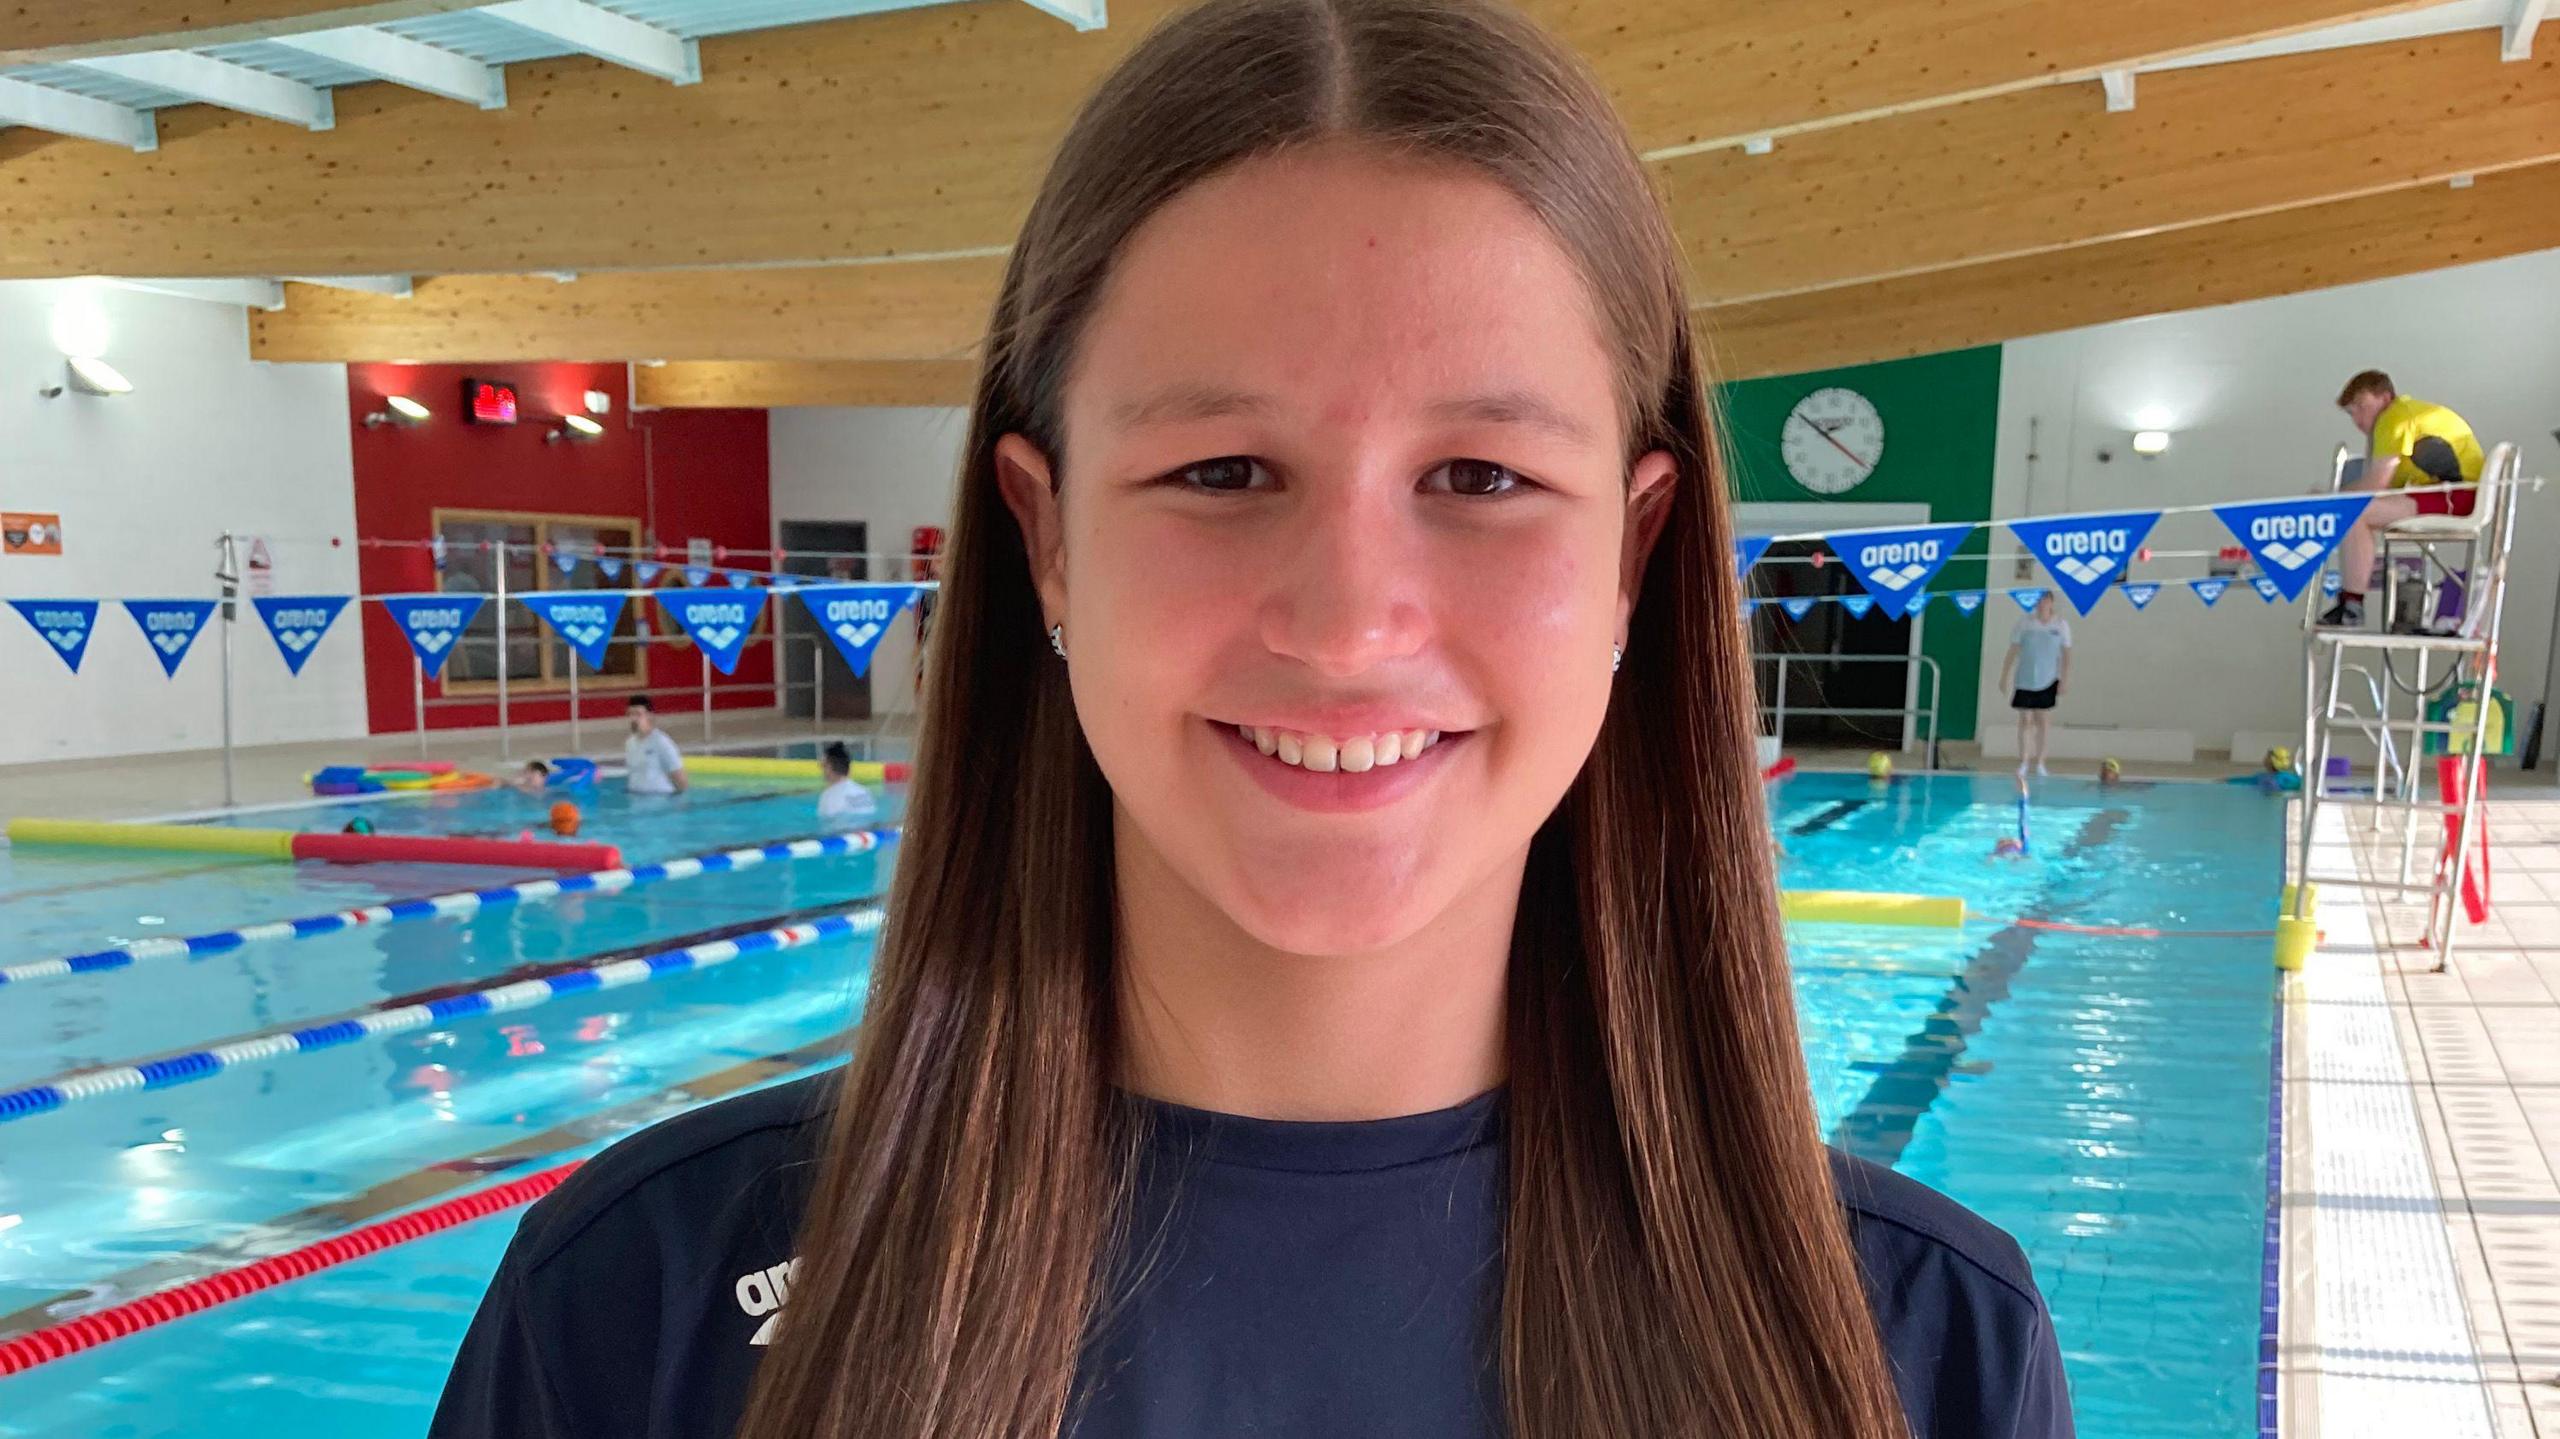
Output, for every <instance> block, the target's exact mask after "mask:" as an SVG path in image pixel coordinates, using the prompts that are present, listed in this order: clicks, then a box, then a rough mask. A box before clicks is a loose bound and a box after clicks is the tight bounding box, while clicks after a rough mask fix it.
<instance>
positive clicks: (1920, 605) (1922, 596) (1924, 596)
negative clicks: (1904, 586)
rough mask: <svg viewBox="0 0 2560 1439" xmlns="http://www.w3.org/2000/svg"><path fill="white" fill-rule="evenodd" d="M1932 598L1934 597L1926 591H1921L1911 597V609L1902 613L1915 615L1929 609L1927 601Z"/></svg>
mask: <svg viewBox="0 0 2560 1439" xmlns="http://www.w3.org/2000/svg"><path fill="white" fill-rule="evenodd" d="M1932 598H1934V596H1932V595H1931V594H1930V593H1929V592H1928V591H1927V590H1922V591H1921V592H1920V593H1918V594H1916V595H1913V596H1912V597H1911V608H1910V609H1908V610H1906V611H1904V613H1906V614H1915V615H1916V614H1918V613H1920V612H1921V611H1922V610H1925V609H1927V608H1928V607H1929V601H1930V600H1931V599H1932Z"/></svg>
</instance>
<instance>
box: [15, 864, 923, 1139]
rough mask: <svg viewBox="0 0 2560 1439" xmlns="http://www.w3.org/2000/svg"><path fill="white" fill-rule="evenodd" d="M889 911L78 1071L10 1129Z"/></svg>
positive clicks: (833, 931) (21, 1097)
mask: <svg viewBox="0 0 2560 1439" xmlns="http://www.w3.org/2000/svg"><path fill="white" fill-rule="evenodd" d="M881 913H882V910H881V907H880V906H879V905H878V904H864V905H860V906H858V907H856V908H852V909H848V910H846V911H844V912H843V913H840V914H830V915H823V916H821V917H819V918H817V919H812V920H805V921H802V922H800V923H797V924H787V925H781V926H778V927H776V928H773V929H763V930H754V931H751V932H749V933H746V934H741V935H737V936H734V937H732V938H729V939H714V940H706V941H704V942H702V943H700V944H692V945H687V946H685V947H684V948H682V949H666V950H660V951H658V952H657V953H655V954H644V955H636V956H634V957H632V958H629V959H617V960H612V961H609V962H606V963H603V964H590V965H584V966H580V967H578V968H573V969H568V970H563V971H562V972H560V973H558V974H553V975H549V976H546V977H544V978H541V979H520V980H515V981H512V982H504V983H501V982H492V983H490V984H488V985H485V986H483V987H481V988H478V989H466V990H463V991H461V992H459V993H455V994H448V995H446V996H444V997H443V998H440V999H434V1000H428V1001H424V1002H409V1003H403V1002H401V1001H398V1000H391V1001H386V1002H384V1003H382V1004H379V1005H373V1006H369V1007H367V1008H364V1009H359V1010H353V1011H350V1012H348V1013H346V1014H342V1015H339V1016H337V1017H336V1018H333V1019H323V1020H317V1021H301V1022H298V1023H295V1024H291V1025H280V1026H278V1027H276V1028H274V1029H264V1030H260V1031H258V1032H257V1033H254V1034H245V1035H242V1036H241V1037H239V1038H238V1039H229V1040H224V1041H223V1042H222V1043H219V1044H213V1045H208V1046H206V1047H205V1048H202V1049H188V1050H181V1051H179V1052H177V1053H174V1054H164V1055H162V1056H160V1057H159V1058H157V1059H150V1060H144V1061H142V1062H141V1063H138V1064H107V1065H100V1066H98V1067H96V1068H94V1069H75V1070H71V1071H69V1072H68V1073H64V1074H57V1075H54V1076H53V1077H52V1078H50V1079H46V1080H42V1081H39V1082H38V1083H35V1084H29V1085H23V1086H20V1087H19V1088H16V1089H8V1090H0V1122H6V1121H8V1120H12V1119H24V1118H26V1117H27V1116H28V1115H31V1114H43V1113H46V1112H48V1111H50V1110H55V1109H60V1108H62V1107H63V1106H64V1105H66V1104H70V1103H73V1102H75V1101H78V1100H83V1099H96V1098H98V1097H99V1096H101V1095H106V1094H120V1093H122V1092H124V1091H126V1090H129V1089H168V1088H171V1087H172V1086H175V1085H180V1084H191V1083H193V1082H194V1081H196V1080H199V1079H205V1078H209V1077H211V1076H213V1075H216V1074H219V1073H221V1072H222V1071H224V1070H226V1069H229V1068H231V1067H233V1066H234V1065H240V1064H250V1063H254V1062H256V1061H258V1060H262V1059H271V1058H274V1057H275V1056H277V1055H284V1054H308V1053H310V1052H312V1051H314V1050H321V1049H334V1048H336V1047H338V1046H339V1045H342V1044H353V1043H355V1042H356V1041H357V1040H360V1039H370V1038H374V1037H377V1036H380V1035H386V1034H400V1033H403V1032H405V1031H408V1030H412V1029H423V1028H426V1027H427V1026H429V1025H432V1024H440V1023H442V1022H444V1021H446V1020H451V1019H461V1018H465V1017H467V1016H470V1015H476V1014H506V1013H510V1012H512V1011H515V1010H520V1009H532V1008H534V1007H535V1006H536V1005H542V1004H548V1003H550V1002H551V1001H552V1000H555V999H558V998H560V997H561V996H562V995H567V994H583V993H586V992H587V991H590V990H600V989H620V988H622V987H623V986H625V985H632V984H646V983H648V982H649V981H651V980H653V979H656V978H658V977H659V976H660V975H663V974H673V973H676V972H679V971H691V970H703V969H711V968H714V967H716V966H719V965H723V964H726V963H728V962H729V961H730V960H733V959H736V958H737V957H738V956H740V955H742V954H764V953H771V952H773V951H776V950H785V949H798V948H801V947H802V946H804V945H811V944H816V943H818V942H820V941H822V940H828V939H842V938H847V937H850V936H852V935H857V934H869V933H872V932H873V931H875V930H877V929H879V927H880V918H881Z"/></svg>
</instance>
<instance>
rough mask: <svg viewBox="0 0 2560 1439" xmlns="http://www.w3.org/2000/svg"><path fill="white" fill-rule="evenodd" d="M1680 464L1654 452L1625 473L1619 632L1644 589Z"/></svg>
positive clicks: (1620, 558)
mask: <svg viewBox="0 0 2560 1439" xmlns="http://www.w3.org/2000/svg"><path fill="white" fill-rule="evenodd" d="M1679 476H1680V465H1679V462H1678V461H1676V460H1674V459H1672V458H1671V455H1670V453H1669V452H1668V451H1665V450H1655V451H1654V452H1652V453H1651V454H1648V455H1646V456H1645V457H1644V458H1642V459H1640V460H1638V461H1636V463H1635V467H1634V468H1633V469H1632V470H1630V471H1628V473H1627V524H1626V542H1625V545H1624V547H1623V548H1622V549H1621V550H1620V552H1619V556H1618V632H1619V633H1620V634H1622V635H1623V634H1625V633H1626V629H1627V617H1628V616H1630V615H1632V614H1634V613H1635V608H1636V595H1637V593H1638V592H1639V591H1641V590H1642V589H1643V588H1644V567H1645V564H1646V562H1647V561H1649V560H1651V559H1652V558H1653V547H1654V545H1655V543H1656V542H1658V541H1660V540H1661V538H1662V527H1663V525H1664V524H1665V523H1667V522H1668V521H1669V520H1670V518H1671V497H1672V494H1673V492H1674V490H1675V488H1676V487H1677V485H1678V482H1679Z"/></svg>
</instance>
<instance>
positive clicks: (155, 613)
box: [124, 600, 214, 678]
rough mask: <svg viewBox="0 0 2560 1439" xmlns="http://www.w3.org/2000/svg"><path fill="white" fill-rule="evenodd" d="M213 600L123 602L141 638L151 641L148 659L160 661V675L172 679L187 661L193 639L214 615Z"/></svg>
mask: <svg viewBox="0 0 2560 1439" xmlns="http://www.w3.org/2000/svg"><path fill="white" fill-rule="evenodd" d="M213 606H214V601H212V600H126V601H125V602H124V607H125V612H126V613H127V614H130V615H132V616H133V622H134V623H135V624H138V625H140V626H142V637H143V638H144V639H147V640H149V641H151V656H152V658H154V659H156V660H158V661H160V672H161V673H163V674H165V675H168V676H170V677H172V678H175V677H176V675H177V673H178V665H179V663H180V662H181V661H183V660H184V659H186V657H187V651H188V649H189V648H191V647H192V646H194V644H195V642H196V636H197V635H199V634H201V633H203V632H204V622H205V618H206V617H207V616H209V615H211V614H212V613H213Z"/></svg>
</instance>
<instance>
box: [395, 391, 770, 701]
mask: <svg viewBox="0 0 2560 1439" xmlns="http://www.w3.org/2000/svg"><path fill="white" fill-rule="evenodd" d="M466 375H468V376H473V377H477V378H484V379H495V380H505V381H508V382H510V383H512V384H514V385H515V386H516V389H517V394H518V402H519V413H520V419H519V421H518V423H516V424H514V425H512V426H507V425H473V424H467V423H465V422H464V421H463V419H462V393H463V392H462V382H463V379H464V377H465V376H466ZM588 390H602V391H604V392H605V393H606V394H608V395H610V396H611V397H612V400H613V403H612V409H611V411H610V412H609V413H607V414H604V415H601V416H598V417H597V418H598V420H599V422H600V423H601V424H603V426H604V433H603V434H601V435H599V436H597V437H595V438H594V439H591V440H582V441H577V442H569V441H558V442H546V440H545V439H544V436H545V435H546V434H547V433H548V432H549V431H550V430H551V429H552V428H553V427H554V426H555V425H556V424H557V423H558V421H559V417H560V416H562V415H569V414H583V413H585V409H586V406H585V398H584V397H585V392H586V391H588ZM347 391H348V394H347V401H348V416H347V422H348V424H349V426H350V427H351V432H352V434H353V445H354V453H355V499H356V532H357V534H358V535H359V536H361V537H362V539H363V540H364V541H366V542H367V543H365V544H364V546H363V548H362V550H361V552H360V571H361V573H362V575H363V579H364V592H365V593H366V594H369V595H374V594H393V593H403V592H426V591H432V590H433V589H435V587H436V582H435V565H434V561H433V559H432V558H431V557H430V555H429V553H428V551H427V550H426V549H425V547H424V546H423V545H422V544H418V543H415V542H418V541H424V540H426V539H428V538H429V537H430V536H431V535H432V534H433V528H432V520H433V516H434V513H435V511H437V510H438V509H475V510H521V511H530V512H535V513H541V514H559V515H619V516H629V517H632V518H635V519H637V520H639V522H640V525H641V533H642V536H643V539H644V542H645V543H649V544H654V545H656V546H658V547H659V549H660V550H661V552H662V553H663V554H664V555H665V556H666V557H667V558H669V559H671V560H673V561H675V562H677V563H681V562H682V560H683V558H684V552H685V544H686V542H687V541H688V540H691V539H695V538H701V539H707V540H709V541H711V542H712V544H714V545H715V546H719V547H721V549H722V552H723V553H724V554H727V555H728V556H729V557H730V558H731V559H732V560H733V561H734V562H735V563H736V564H737V565H738V566H739V567H740V568H751V569H763V568H766V567H767V566H766V563H765V560H764V549H765V547H766V546H767V545H768V544H770V543H771V536H772V530H773V521H772V486H771V481H770V473H769V470H768V468H767V463H766V451H765V414H764V412H763V411H762V410H660V411H654V412H651V413H649V414H642V415H635V414H633V413H632V412H631V396H630V386H629V382H628V371H627V370H626V369H625V368H624V367H623V366H621V365H619V364H604V365H587V364H534V365H471V366H459V365H350V366H348V367H347ZM389 395H407V396H409V397H410V398H412V399H415V400H417V401H418V402H420V403H421V404H424V405H426V406H427V407H428V408H429V409H430V410H432V411H433V412H434V414H433V416H432V417H431V418H429V419H428V420H427V421H426V422H425V423H423V424H418V425H383V426H379V427H375V428H370V429H368V428H367V427H366V426H365V423H364V418H365V416H366V415H368V414H371V413H374V412H375V411H378V410H381V409H382V408H383V400H384V397H386V396H389ZM385 541H409V542H412V543H408V544H387V543H381V542H385ZM678 582H679V583H680V582H681V581H680V580H679V581H678ZM633 604H634V605H640V606H643V607H642V613H643V614H645V615H646V617H647V619H648V622H649V624H650V626H651V628H652V629H653V631H656V632H659V633H664V632H666V631H667V630H669V629H670V628H671V623H670V622H669V621H668V620H667V619H666V617H665V615H664V614H663V612H661V611H660V610H659V609H658V607H657V606H655V605H644V604H643V602H642V601H639V600H634V601H633ZM507 622H508V624H509V625H510V626H513V625H531V624H534V623H536V621H535V620H534V619H533V617H532V616H531V615H530V614H528V613H527V612H525V611H524V610H522V609H521V608H514V607H510V613H509V615H508V620H507ZM364 649H365V695H366V705H367V710H368V714H369V717H370V721H371V725H372V728H373V730H374V732H375V733H377V734H380V733H384V732H386V731H396V730H406V729H409V728H411V727H413V725H414V724H415V711H414V710H413V708H412V706H411V704H410V680H411V669H410V653H409V646H408V642H407V641H406V640H404V639H403V638H401V635H400V631H399V627H398V626H396V625H394V624H393V623H392V622H391V619H390V616H388V615H386V614H384V613H383V612H382V610H381V607H380V606H376V605H367V606H365V607H364ZM646 674H647V678H648V681H649V688H650V690H651V691H652V692H654V693H656V694H657V695H658V707H659V710H660V712H661V713H662V714H667V715H670V716H680V715H682V714H683V713H684V712H685V711H687V710H690V709H693V708H695V707H696V706H697V705H698V704H699V703H700V700H699V695H700V689H701V661H700V659H699V658H698V657H697V656H696V654H695V652H694V651H693V650H692V649H691V648H690V647H686V648H676V647H672V646H664V645H660V646H653V647H652V648H651V649H650V651H649V654H648V661H647V671H646ZM427 695H428V697H429V698H430V699H436V698H439V697H440V687H439V686H438V685H436V684H435V683H433V682H432V681H431V682H429V684H428V685H427ZM624 698H625V694H624V692H619V691H617V692H608V693H589V694H585V695H582V696H581V697H580V700H581V704H580V708H581V709H582V711H583V712H584V714H585V716H586V717H588V718H597V717H617V716H619V715H620V714H621V712H622V708H623V701H624ZM771 703H773V653H772V648H771V646H770V645H769V644H765V643H756V644H751V645H749V646H748V648H747V651H746V654H745V656H744V657H743V658H742V659H741V660H740V661H739V663H738V673H737V674H736V675H734V676H730V677H725V678H724V677H722V676H720V675H717V674H715V675H713V676H712V704H713V706H714V707H715V708H720V709H739V708H761V707H764V706H766V705H770V704H771ZM508 713H509V716H510V717H511V718H512V719H513V720H514V721H515V722H517V723H520V724H535V723H542V722H545V721H558V720H565V719H567V718H568V717H569V701H568V696H567V695H566V694H565V693H560V692H557V691H549V690H540V689H531V688H529V687H527V686H525V685H521V684H519V685H513V686H510V691H509V703H508ZM497 721H498V707H497V704H496V702H495V700H490V701H489V702H486V703H478V704H469V705H462V704H456V705H441V704H434V705H430V706H429V707H428V710H427V727H428V728H430V729H454V728H463V727H469V726H477V725H493V724H496V723H497ZM679 722H680V721H679Z"/></svg>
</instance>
